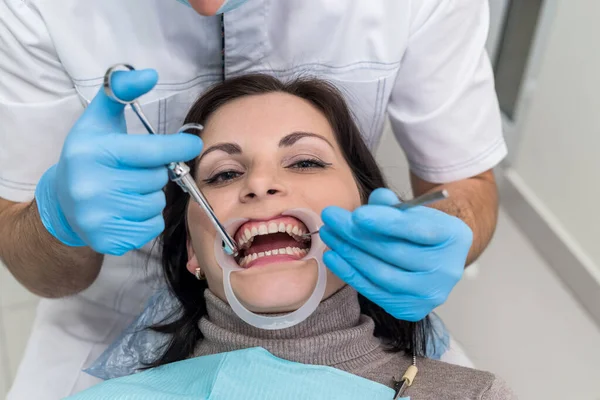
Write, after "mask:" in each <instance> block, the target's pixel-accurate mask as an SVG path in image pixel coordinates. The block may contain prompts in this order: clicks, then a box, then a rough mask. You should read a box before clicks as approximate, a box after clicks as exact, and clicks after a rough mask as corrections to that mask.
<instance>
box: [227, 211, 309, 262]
mask: <svg viewBox="0 0 600 400" xmlns="http://www.w3.org/2000/svg"><path fill="white" fill-rule="evenodd" d="M307 232H308V228H307V227H306V225H304V223H303V222H302V221H300V220H299V219H297V218H295V217H292V216H282V217H278V218H274V219H272V220H269V221H248V222H246V223H244V224H243V225H242V226H240V227H239V228H238V230H237V232H236V233H235V235H234V239H235V241H236V242H237V244H238V246H239V254H238V256H237V257H235V261H236V262H237V263H238V265H239V266H240V267H242V268H250V267H254V266H258V265H264V264H270V263H273V262H285V261H294V260H300V259H302V258H304V256H306V254H308V252H309V250H310V244H311V240H310V238H305V237H302V235H304V234H305V233H307Z"/></svg>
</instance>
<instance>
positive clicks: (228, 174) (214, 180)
mask: <svg viewBox="0 0 600 400" xmlns="http://www.w3.org/2000/svg"><path fill="white" fill-rule="evenodd" d="M243 174H244V173H243V172H239V171H234V170H229V171H222V172H219V173H216V174H214V175H212V176H211V177H210V178H207V179H205V180H204V183H206V184H208V185H213V184H214V185H218V184H220V183H225V182H228V181H232V180H234V179H236V178H239V177H240V176H242V175H243Z"/></svg>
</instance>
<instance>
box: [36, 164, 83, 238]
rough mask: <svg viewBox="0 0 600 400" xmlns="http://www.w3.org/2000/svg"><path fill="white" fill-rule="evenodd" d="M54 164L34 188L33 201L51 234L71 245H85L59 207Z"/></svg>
mask: <svg viewBox="0 0 600 400" xmlns="http://www.w3.org/2000/svg"><path fill="white" fill-rule="evenodd" d="M55 182H56V165H53V166H52V167H50V169H48V170H47V171H46V172H45V173H44V175H42V178H41V179H40V181H39V183H38V185H37V187H36V188H35V201H36V203H37V207H38V212H39V214H40V219H41V220H42V224H44V227H46V230H47V231H48V232H50V234H51V235H52V236H54V237H55V238H56V239H58V240H59V241H61V242H62V243H64V244H66V245H67V246H71V247H83V246H86V244H85V242H83V241H82V240H81V239H80V238H79V236H78V235H77V234H76V233H75V232H74V231H73V230H72V229H71V227H70V226H69V223H68V222H67V219H66V218H65V215H64V213H63V212H62V209H61V207H60V204H59V202H58V199H57V196H56V190H55Z"/></svg>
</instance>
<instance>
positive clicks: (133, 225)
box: [35, 70, 202, 255]
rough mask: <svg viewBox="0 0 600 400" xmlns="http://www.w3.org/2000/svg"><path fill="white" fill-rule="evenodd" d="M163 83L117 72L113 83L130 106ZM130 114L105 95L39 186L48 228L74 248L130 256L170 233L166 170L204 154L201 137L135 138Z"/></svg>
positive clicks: (146, 73)
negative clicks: (165, 215)
mask: <svg viewBox="0 0 600 400" xmlns="http://www.w3.org/2000/svg"><path fill="white" fill-rule="evenodd" d="M157 80H158V75H157V73H156V72H155V71H154V70H140V71H131V72H117V73H115V74H114V75H113V78H112V85H113V90H114V92H115V94H116V95H117V96H119V97H120V98H123V99H128V100H130V99H135V98H137V97H139V96H141V95H143V94H145V93H146V92H148V91H149V90H151V89H152V88H153V87H154V85H156V82H157ZM124 108H125V106H124V105H122V104H119V103H117V102H116V101H113V100H112V99H110V98H109V97H108V96H106V94H105V93H104V90H103V89H100V91H99V93H98V94H97V95H96V97H95V98H94V100H93V101H92V102H91V104H90V105H89V106H88V107H87V108H86V110H85V111H84V113H83V115H82V116H81V117H80V118H79V120H78V121H77V122H76V123H75V125H74V126H73V128H72V129H71V131H70V132H69V135H68V136H67V138H66V140H65V143H64V146H63V149H62V152H61V155H60V159H59V161H58V164H56V165H54V166H53V167H51V168H50V169H49V170H48V171H46V172H45V173H44V175H43V176H42V178H41V180H40V182H39V184H38V186H37V188H36V192H35V199H36V202H37V206H38V210H39V214H40V217H41V220H42V223H43V224H44V226H45V227H46V229H47V230H48V232H50V233H51V234H52V235H53V236H54V237H56V238H57V239H58V240H60V241H61V242H62V243H64V244H66V245H69V246H74V247H75V246H90V247H91V248H92V249H94V250H95V251H97V252H99V253H103V254H112V255H122V254H124V253H126V252H127V251H130V250H133V249H138V248H140V247H142V246H143V245H145V244H146V243H148V242H149V241H151V240H152V239H154V238H156V237H157V236H158V235H159V234H160V233H161V232H162V231H163V229H164V220H163V217H162V211H163V208H164V207H165V204H166V202H165V195H164V193H163V191H162V189H163V187H164V186H165V184H166V183H167V182H168V180H169V177H168V171H167V168H166V167H165V165H167V164H169V163H170V162H174V161H188V160H191V159H193V158H194V157H196V156H198V154H200V151H201V150H202V141H201V140H200V138H198V137H197V136H194V135H189V134H173V135H147V134H142V135H128V134H127V127H126V124H125V117H124Z"/></svg>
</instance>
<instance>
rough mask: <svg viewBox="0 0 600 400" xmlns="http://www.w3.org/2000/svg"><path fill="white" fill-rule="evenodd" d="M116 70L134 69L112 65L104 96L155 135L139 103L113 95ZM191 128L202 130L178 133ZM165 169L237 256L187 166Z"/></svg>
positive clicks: (200, 126) (193, 125) (227, 248)
mask: <svg viewBox="0 0 600 400" xmlns="http://www.w3.org/2000/svg"><path fill="white" fill-rule="evenodd" d="M118 70H126V71H134V70H135V68H134V67H133V66H131V65H129V64H117V65H113V66H112V67H110V68H109V69H108V70H107V71H106V74H105V75H104V80H103V87H104V92H105V93H106V95H107V96H108V97H109V98H111V99H113V100H114V101H116V102H118V103H121V104H124V105H129V106H130V107H131V109H132V110H133V112H134V113H135V115H136V116H137V117H138V119H139V120H140V122H141V123H142V125H144V128H146V130H147V131H148V133H149V134H151V135H156V134H157V132H156V130H155V129H154V127H153V126H152V124H151V123H150V121H149V120H148V118H147V117H146V114H144V110H143V109H142V106H141V105H140V103H139V102H138V101H137V100H136V99H134V100H129V101H127V100H123V99H121V98H119V96H117V95H116V94H115V92H114V91H113V90H112V84H111V82H112V80H111V79H112V75H113V74H114V73H115V72H116V71H118ZM192 128H193V129H199V130H202V129H203V127H202V125H199V124H186V125H184V126H183V127H181V129H180V130H179V131H180V132H185V131H186V130H187V129H192ZM167 169H168V170H169V178H170V179H171V180H172V181H174V182H176V183H177V184H178V185H179V187H181V189H182V190H183V191H184V192H185V193H188V194H189V195H190V196H191V197H192V199H193V200H194V201H195V202H196V203H198V204H199V205H200V207H201V208H202V209H203V210H204V212H205V213H206V214H207V215H208V217H209V219H210V221H211V222H212V224H213V226H214V227H215V229H216V230H217V232H218V233H219V235H220V236H221V238H222V239H223V248H224V250H225V252H226V253H227V254H228V255H237V246H236V244H235V241H234V240H233V239H232V237H231V236H230V235H229V234H228V233H227V231H226V230H225V228H224V227H223V225H221V223H220V222H219V220H218V219H217V216H216V215H215V213H214V211H213V209H212V208H211V206H210V204H208V201H207V200H206V198H205V197H204V195H203V194H202V192H201V191H200V189H199V188H198V186H197V185H196V182H195V181H194V179H193V178H192V177H191V176H190V169H189V167H188V166H187V164H185V163H183V162H178V163H176V162H173V163H170V164H169V165H167Z"/></svg>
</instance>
